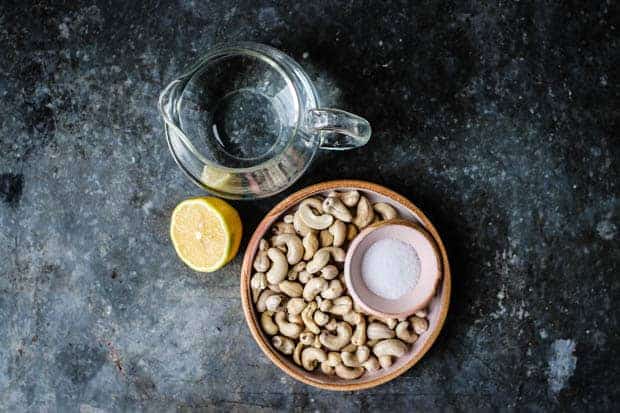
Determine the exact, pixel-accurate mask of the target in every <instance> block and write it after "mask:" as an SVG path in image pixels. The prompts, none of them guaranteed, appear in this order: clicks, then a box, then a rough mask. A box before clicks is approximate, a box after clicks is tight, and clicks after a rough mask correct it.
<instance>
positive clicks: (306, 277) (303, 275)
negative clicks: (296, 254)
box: [297, 270, 312, 284]
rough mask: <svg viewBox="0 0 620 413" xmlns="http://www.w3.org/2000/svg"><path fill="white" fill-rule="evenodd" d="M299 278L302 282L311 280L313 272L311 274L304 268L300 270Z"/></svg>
mask: <svg viewBox="0 0 620 413" xmlns="http://www.w3.org/2000/svg"><path fill="white" fill-rule="evenodd" d="M297 279H298V280H299V282H300V283H302V284H306V283H307V282H308V281H310V280H311V279H312V274H310V273H309V272H308V271H306V270H303V271H300V272H299V275H298V276H297Z"/></svg>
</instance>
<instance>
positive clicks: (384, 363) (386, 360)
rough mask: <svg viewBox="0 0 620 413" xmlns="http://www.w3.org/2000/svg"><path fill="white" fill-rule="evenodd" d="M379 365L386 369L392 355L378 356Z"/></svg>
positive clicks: (389, 365) (390, 363) (388, 366)
mask: <svg viewBox="0 0 620 413" xmlns="http://www.w3.org/2000/svg"><path fill="white" fill-rule="evenodd" d="M379 365H380V366H381V368H382V369H388V368H390V367H391V366H392V356H381V357H379Z"/></svg>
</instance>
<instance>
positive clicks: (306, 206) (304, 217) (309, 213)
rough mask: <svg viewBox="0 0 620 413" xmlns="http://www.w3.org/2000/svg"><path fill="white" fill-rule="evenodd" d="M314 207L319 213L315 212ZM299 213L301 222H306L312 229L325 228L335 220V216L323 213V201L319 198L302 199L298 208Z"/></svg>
mask: <svg viewBox="0 0 620 413" xmlns="http://www.w3.org/2000/svg"><path fill="white" fill-rule="evenodd" d="M312 209H315V210H316V211H318V213H319V214H321V215H317V214H315V213H314V211H313V210H312ZM297 212H298V213H299V218H300V219H301V222H303V223H304V224H306V225H307V226H308V227H310V228H312V229H318V230H321V229H325V228H327V227H329V226H330V225H331V224H332V222H334V217H333V216H331V215H329V214H323V207H322V205H321V201H320V200H319V199H318V198H306V199H304V200H303V201H301V204H299V209H298V210H297Z"/></svg>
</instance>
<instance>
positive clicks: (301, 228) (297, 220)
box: [293, 210, 314, 237]
mask: <svg viewBox="0 0 620 413" xmlns="http://www.w3.org/2000/svg"><path fill="white" fill-rule="evenodd" d="M293 228H295V231H296V232H297V233H298V234H299V235H301V236H302V237H305V236H306V235H308V234H309V233H311V232H313V231H314V230H313V229H312V228H310V227H309V226H307V225H306V224H304V223H303V221H302V220H301V217H300V215H299V210H297V212H295V214H294V215H293Z"/></svg>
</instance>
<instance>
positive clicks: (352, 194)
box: [340, 189, 360, 208]
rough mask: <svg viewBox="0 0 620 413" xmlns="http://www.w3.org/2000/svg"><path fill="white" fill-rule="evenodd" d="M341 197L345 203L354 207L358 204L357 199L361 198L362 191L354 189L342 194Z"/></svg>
mask: <svg viewBox="0 0 620 413" xmlns="http://www.w3.org/2000/svg"><path fill="white" fill-rule="evenodd" d="M340 199H341V200H342V203H343V204H345V205H346V206H348V207H349V208H351V207H354V206H355V205H356V204H357V201H359V200H360V193H359V192H357V191H356V190H355V189H353V190H351V191H347V192H344V193H342V194H340Z"/></svg>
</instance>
